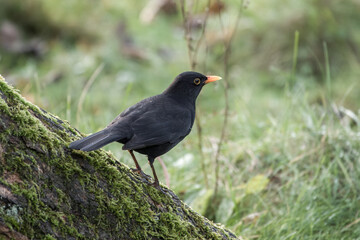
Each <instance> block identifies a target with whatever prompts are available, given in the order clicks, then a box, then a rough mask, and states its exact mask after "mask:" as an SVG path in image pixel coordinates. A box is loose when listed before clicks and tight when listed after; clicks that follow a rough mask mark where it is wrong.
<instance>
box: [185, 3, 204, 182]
mask: <svg viewBox="0 0 360 240" xmlns="http://www.w3.org/2000/svg"><path fill="white" fill-rule="evenodd" d="M185 4H186V3H185V0H181V1H180V9H181V15H182V17H183V28H184V34H185V40H186V43H187V52H188V57H189V64H190V69H191V70H195V68H196V65H197V54H198V52H199V49H200V46H201V43H202V41H203V39H204V36H205V30H206V23H207V20H208V17H209V7H210V0H208V2H207V9H206V15H205V19H204V23H203V26H202V29H201V33H200V36H199V38H198V39H197V41H196V43H195V47H193V45H192V41H193V40H194V39H193V38H192V34H191V26H190V23H189V18H190V13H189V12H188V11H186V9H185ZM197 111H198V110H197ZM195 116H196V121H195V126H196V130H197V136H198V148H199V152H200V157H201V169H202V172H203V175H204V181H205V186H206V188H208V186H209V183H208V177H207V170H206V164H205V155H204V151H203V141H202V139H203V137H202V128H201V119H200V117H199V116H200V115H199V114H195Z"/></svg>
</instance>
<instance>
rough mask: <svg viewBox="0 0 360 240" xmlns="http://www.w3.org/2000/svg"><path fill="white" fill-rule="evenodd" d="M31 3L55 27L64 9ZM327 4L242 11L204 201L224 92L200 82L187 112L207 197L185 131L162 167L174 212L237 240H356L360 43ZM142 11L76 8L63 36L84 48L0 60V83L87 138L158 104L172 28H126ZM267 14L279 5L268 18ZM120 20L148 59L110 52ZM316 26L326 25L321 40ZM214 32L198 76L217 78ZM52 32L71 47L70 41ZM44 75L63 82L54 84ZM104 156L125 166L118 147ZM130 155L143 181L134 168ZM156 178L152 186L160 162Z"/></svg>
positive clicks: (183, 57) (173, 61) (178, 52)
mask: <svg viewBox="0 0 360 240" xmlns="http://www.w3.org/2000/svg"><path fill="white" fill-rule="evenodd" d="M36 2H38V3H40V4H43V5H44V6H45V7H44V8H45V9H46V11H48V12H49V13H51V12H56V10H57V8H59V9H58V13H57V14H56V15H54V16H55V17H54V18H55V19H53V20H52V21H51V24H53V25H54V24H55V25H56V24H60V25H61V23H62V21H63V20H62V19H63V18H62V17H61V16H62V15H61V14H62V13H64V12H66V13H67V11H66V10H65V9H68V7H66V6H67V4H69V5H71V3H70V1H64V3H62V4H61V6H60V7H59V6H56V3H49V2H47V1H41V0H39V1H36ZM66 2H67V3H66ZM140 2H141V3H140ZM334 2H335V1H330V4H329V5H328V6H327V7H326V11H319V9H321V4H320V5H319V4H317V3H316V1H309V2H308V3H300V2H295V1H290V2H288V3H283V2H279V1H278V0H272V1H268V2H267V3H266V4H267V5H266V6H263V7H261V6H259V5H257V4H256V3H251V4H250V5H249V6H247V9H246V10H245V11H244V16H243V19H242V20H241V22H240V23H239V28H238V32H237V34H236V36H234V44H233V45H232V51H231V56H230V60H229V63H228V64H229V66H230V69H231V70H230V72H229V79H228V80H229V86H230V87H229V92H228V94H229V99H230V109H229V119H228V131H227V135H226V137H225V141H224V142H223V144H222V150H221V152H220V156H219V163H220V165H219V169H218V170H219V173H220V174H219V178H220V185H219V192H218V196H216V198H214V197H213V194H214V181H215V170H216V169H214V168H215V167H214V157H215V154H216V150H217V148H216V145H217V142H218V141H219V138H220V135H221V131H222V129H221V125H222V121H223V114H224V104H225V101H224V97H223V88H224V86H223V85H222V83H219V84H214V85H207V86H206V87H205V89H204V90H203V92H202V93H201V96H200V98H199V99H198V102H197V106H198V110H199V112H198V113H200V114H201V118H200V124H201V127H202V130H203V133H202V134H203V150H204V158H205V159H202V160H203V161H204V163H205V165H206V171H207V178H208V180H209V188H206V187H205V183H204V175H203V170H202V168H201V159H200V158H201V154H200V153H199V150H198V147H197V144H198V139H197V134H196V129H195V128H194V129H193V132H192V133H191V134H190V136H188V137H187V138H186V139H185V140H184V141H183V142H182V143H181V144H179V146H178V147H176V148H174V149H173V150H172V151H170V152H169V153H168V154H166V155H164V156H163V157H162V159H163V160H164V162H165V164H166V166H167V168H168V171H169V174H170V179H171V187H172V188H173V189H174V191H175V192H176V193H178V195H180V196H181V198H182V199H183V200H184V201H185V202H187V203H188V204H190V206H192V207H193V208H194V209H196V210H197V211H199V212H200V213H202V214H205V215H206V216H207V217H209V218H211V219H212V220H214V221H216V222H221V223H222V224H224V225H226V226H227V227H229V228H230V229H232V230H234V231H235V232H236V233H237V234H238V235H241V236H243V237H244V238H245V239H360V230H359V229H360V228H359V224H360V211H359V209H360V201H359V196H360V187H359V186H360V185H359V180H360V166H359V164H360V160H359V159H360V143H359V137H360V136H359V125H358V123H359V102H360V92H359V83H358V77H357V76H359V74H360V72H359V70H358V69H359V62H358V60H357V58H356V51H355V52H353V51H352V50H351V47H350V46H351V43H359V36H358V35H357V33H352V31H350V30H349V29H351V26H356V25H357V24H358V23H359V17H356V16H353V15H352V16H349V17H347V13H348V12H350V11H349V9H352V6H351V5H350V4H349V5H348V6H346V5H345V4H344V5H343V6H341V8H340V7H336V6H335V5H334ZM143 4H145V1H139V3H137V4H136V5H132V3H131V4H130V3H125V2H124V3H118V2H117V1H106V4H103V5H101V6H99V7H98V8H96V9H95V8H94V7H91V6H89V5H88V4H83V5H82V4H81V3H78V4H77V5H76V7H75V8H74V10H73V11H70V12H69V13H67V14H69V18H67V20H66V21H65V23H66V24H65V26H69V25H70V26H71V29H73V28H75V29H76V28H78V27H80V28H81V26H82V25H84V24H83V23H89V24H85V25H86V27H85V28H83V30H84V32H86V33H88V34H89V35H91V36H96V37H95V39H96V40H95V42H92V41H87V40H86V38H85V39H83V38H79V39H77V40H76V41H74V42H72V41H71V40H69V38H65V40H62V39H61V38H60V39H50V40H48V41H49V50H48V52H47V54H46V56H45V57H46V58H45V59H44V60H42V61H39V60H34V59H29V58H26V57H21V58H20V57H18V56H15V57H14V56H12V55H11V54H9V53H1V60H0V73H1V74H3V75H4V76H5V77H6V78H7V80H8V81H13V83H14V85H15V86H16V87H17V88H20V89H21V93H22V95H24V96H26V97H27V98H28V99H31V100H32V101H33V102H35V103H36V104H37V105H39V106H41V107H43V108H45V109H46V110H47V111H50V112H52V113H54V114H57V115H59V116H60V117H61V118H63V119H67V120H68V121H69V122H70V123H71V124H72V125H73V126H76V127H77V128H78V129H79V130H81V131H82V132H85V133H90V132H95V131H97V130H99V129H101V128H103V127H104V126H105V125H106V124H107V123H109V122H110V121H111V120H112V119H113V118H114V117H115V116H116V115H117V114H118V113H120V112H121V111H122V110H124V109H125V108H126V107H128V106H130V105H132V104H134V103H136V102H137V101H139V100H141V99H143V98H144V97H147V96H151V95H154V94H158V93H159V92H160V91H162V90H163V89H164V88H166V87H167V85H168V84H169V82H170V81H171V80H172V78H173V77H174V76H175V75H176V74H178V73H179V72H182V71H184V70H187V68H188V66H189V62H188V56H187V49H186V45H187V44H186V41H185V40H184V38H183V32H182V30H181V25H182V23H181V17H180V16H179V15H171V16H166V15H165V14H160V15H158V16H157V18H156V19H155V20H154V22H153V23H152V24H151V25H143V24H141V23H140V22H139V20H138V14H139V12H140V9H141V8H142V6H143ZM227 4H228V6H227V8H226V9H225V12H223V14H224V23H223V24H224V26H225V28H226V26H227V24H229V23H230V22H231V21H232V20H233V19H234V16H237V13H236V12H235V10H234V9H237V8H235V7H231V6H233V5H234V4H236V1H229V2H228V3H227ZM279 4H280V5H279ZM229 6H230V7H229ZM275 6H280V11H279V12H277V11H275V9H277V8H276V7H275ZM197 7H198V6H197ZM308 9H310V10H311V11H308ZM346 9H347V10H346ZM260 13H263V14H260ZM341 14H343V15H341ZM49 16H52V15H51V14H49ZM89 16H93V18H91V17H89ZM119 16H121V18H120V19H121V20H119ZM303 19H308V20H309V21H304V20H303ZM334 19H339V21H340V22H341V23H342V26H341V28H340V27H339V25H338V22H336V21H334ZM124 20H126V21H127V22H126V24H127V27H128V33H129V35H130V36H132V38H133V42H134V44H135V45H136V46H137V48H139V49H140V50H141V51H142V52H143V53H144V54H145V56H146V60H144V61H137V60H132V59H129V58H126V56H124V55H123V54H122V53H121V51H120V48H119V42H118V41H117V39H116V34H115V28H116V26H117V24H118V22H119V21H124ZM94 22H95V23H96V24H94ZM318 22H327V23H328V25H326V28H324V29H323V28H321V27H320V25H318ZM91 24H93V25H94V26H95V25H96V28H91V27H90V26H89V25H91ZM219 29H220V25H219V21H218V19H217V17H216V16H210V17H209V22H208V24H207V30H206V31H207V32H206V34H207V35H206V37H205V40H204V45H202V46H203V48H201V49H200V51H199V53H198V62H199V65H198V66H199V69H200V70H201V71H203V72H209V73H212V74H217V75H222V71H223V70H222V69H223V66H221V64H222V62H223V59H222V57H223V56H222V51H223V48H222V45H221V44H222V43H221V42H220V43H219V42H217V41H216V39H217V38H218V37H221V35H218V34H217V32H220V30H219ZM296 30H297V31H296ZM64 32H65V33H64V34H66V36H71V38H70V39H73V38H75V39H76V37H74V36H76V34H74V33H72V32H70V33H67V32H66V29H65V30H64ZM225 32H226V29H225ZM225 35H226V34H225ZM294 36H295V37H294ZM345 42H348V43H349V45H346V43H345ZM204 46H206V47H204ZM14 58H16V60H14ZM100 68H101V71H97V69H100ZM54 74H55V75H56V74H62V77H61V78H60V80H58V81H53V78H52V75H54ZM86 83H91V84H89V85H86ZM85 86H87V87H85ZM81 93H84V94H83V98H82V99H83V100H81V101H80V99H81ZM85 93H86V94H85ZM79 102H81V104H80V105H81V106H82V107H81V109H82V110H81V111H79V110H78V109H79V108H78V105H79ZM105 148H106V149H108V150H110V151H112V152H113V153H114V154H115V155H116V156H117V157H118V159H119V161H122V162H124V163H126V164H128V165H130V166H132V164H133V163H132V161H131V158H130V156H128V154H127V153H126V152H123V151H121V146H120V145H119V144H111V145H109V146H107V147H105ZM139 158H140V159H141V160H140V164H141V165H142V166H143V168H144V170H145V171H146V172H147V173H150V172H151V170H150V168H149V167H148V166H147V161H146V160H145V157H144V156H139ZM155 167H156V168H157V169H158V170H157V172H158V174H159V179H160V180H161V179H162V180H163V182H164V176H163V174H162V169H161V167H160V164H159V163H158V162H156V163H155Z"/></svg>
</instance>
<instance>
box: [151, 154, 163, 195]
mask: <svg viewBox="0 0 360 240" xmlns="http://www.w3.org/2000/svg"><path fill="white" fill-rule="evenodd" d="M148 159H149V164H150V167H151V170H152V172H153V176H154V179H155V181H154V182H153V183H152V184H151V185H153V186H154V187H155V188H157V189H159V190H160V191H161V192H163V193H165V194H166V192H167V191H166V190H165V189H162V188H161V187H160V184H159V179H158V177H157V175H156V171H155V168H154V165H153V163H154V160H155V159H154V158H151V157H148Z"/></svg>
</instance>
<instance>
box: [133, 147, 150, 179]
mask: <svg viewBox="0 0 360 240" xmlns="http://www.w3.org/2000/svg"><path fill="white" fill-rule="evenodd" d="M128 151H129V153H130V155H131V157H132V159H133V160H134V163H135V166H136V169H134V168H131V170H132V171H133V172H136V173H138V174H140V175H141V176H142V177H144V178H146V179H149V178H150V176H149V175H147V174H146V173H144V172H143V170H142V169H141V167H140V165H139V163H138V161H137V160H136V157H135V155H134V153H133V150H128Z"/></svg>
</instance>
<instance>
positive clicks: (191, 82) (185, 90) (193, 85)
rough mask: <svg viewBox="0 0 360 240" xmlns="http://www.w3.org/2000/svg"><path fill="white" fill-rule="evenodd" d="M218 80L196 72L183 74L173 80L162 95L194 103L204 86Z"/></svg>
mask: <svg viewBox="0 0 360 240" xmlns="http://www.w3.org/2000/svg"><path fill="white" fill-rule="evenodd" d="M220 79H221V77H218V76H205V75H203V74H201V73H198V72H190V71H189V72H183V73H180V74H179V75H178V76H177V77H176V78H175V80H174V81H173V82H172V83H171V85H170V86H169V87H168V88H167V89H166V90H165V91H164V92H163V94H166V95H170V96H173V97H175V98H179V99H183V100H182V101H184V100H190V101H191V102H194V103H195V100H196V98H197V96H198V95H199V93H200V91H201V89H202V88H203V86H204V85H205V84H207V83H210V82H215V81H217V80H220Z"/></svg>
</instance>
